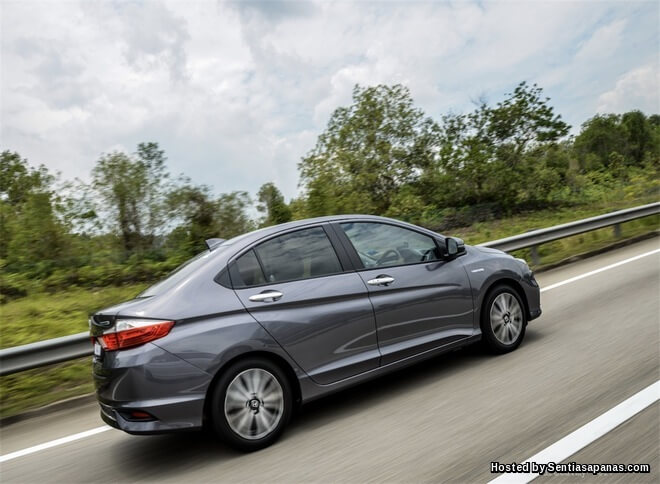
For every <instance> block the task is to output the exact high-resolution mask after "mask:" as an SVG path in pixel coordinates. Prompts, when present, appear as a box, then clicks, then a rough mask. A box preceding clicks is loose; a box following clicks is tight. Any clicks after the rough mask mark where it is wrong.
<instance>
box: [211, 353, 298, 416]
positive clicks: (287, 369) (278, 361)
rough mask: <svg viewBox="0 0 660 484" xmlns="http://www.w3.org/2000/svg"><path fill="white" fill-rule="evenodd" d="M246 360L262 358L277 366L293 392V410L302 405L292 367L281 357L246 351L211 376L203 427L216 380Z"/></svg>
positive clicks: (228, 361) (296, 378)
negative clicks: (238, 362) (233, 366)
mask: <svg viewBox="0 0 660 484" xmlns="http://www.w3.org/2000/svg"><path fill="white" fill-rule="evenodd" d="M248 358H263V359H265V360H268V361H270V362H271V363H273V364H275V365H277V366H278V367H279V368H280V369H281V370H282V371H283V372H284V374H285V375H286V377H287V379H288V380H289V383H290V384H291V389H292V391H293V402H294V409H295V408H297V407H298V406H300V404H301V403H302V391H301V389H300V382H299V381H298V377H296V373H295V371H294V369H293V367H291V365H290V364H289V362H288V361H286V360H285V359H284V358H283V357H282V356H280V355H278V354H276V353H273V352H270V351H258V350H256V351H248V352H246V353H241V354H240V355H236V356H234V357H233V358H231V359H229V360H227V361H226V362H225V363H224V364H223V365H222V366H221V367H220V368H218V370H217V371H216V372H215V375H213V379H212V380H211V383H210V384H209V386H208V388H207V389H206V396H205V397H204V416H203V423H204V425H206V423H207V422H208V421H209V417H210V414H209V411H210V408H209V406H210V403H211V398H210V396H211V393H212V392H213V390H214V388H215V385H216V384H217V383H218V380H219V379H220V377H221V376H222V374H223V373H224V372H225V371H226V369H227V368H229V367H230V366H231V365H233V364H234V363H236V362H237V361H240V360H244V359H248Z"/></svg>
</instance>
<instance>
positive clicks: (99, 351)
mask: <svg viewBox="0 0 660 484" xmlns="http://www.w3.org/2000/svg"><path fill="white" fill-rule="evenodd" d="M94 358H96V359H97V360H102V359H103V347H102V346H101V345H100V344H99V342H98V341H94Z"/></svg>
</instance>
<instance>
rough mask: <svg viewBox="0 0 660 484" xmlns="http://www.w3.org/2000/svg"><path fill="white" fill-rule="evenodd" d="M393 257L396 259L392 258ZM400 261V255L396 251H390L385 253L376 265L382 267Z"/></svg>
mask: <svg viewBox="0 0 660 484" xmlns="http://www.w3.org/2000/svg"><path fill="white" fill-rule="evenodd" d="M392 255H393V256H394V257H392ZM398 259H399V253H398V252H397V251H396V250H394V249H388V250H386V251H385V253H384V254H383V255H382V257H381V258H380V259H378V260H377V261H376V265H381V264H384V263H385V262H391V261H394V260H398Z"/></svg>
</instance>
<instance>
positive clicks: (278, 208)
mask: <svg viewBox="0 0 660 484" xmlns="http://www.w3.org/2000/svg"><path fill="white" fill-rule="evenodd" d="M257 201H258V202H259V204H258V205H257V210H259V212H261V213H262V214H263V218H262V220H261V226H263V227H265V226H268V225H277V224H282V223H285V222H289V221H291V215H292V214H291V209H290V208H289V206H288V205H287V203H286V202H285V201H284V196H282V192H280V190H279V189H278V188H277V187H276V186H275V184H274V183H273V182H268V183H264V184H263V185H261V188H260V189H259V192H258V193H257Z"/></svg>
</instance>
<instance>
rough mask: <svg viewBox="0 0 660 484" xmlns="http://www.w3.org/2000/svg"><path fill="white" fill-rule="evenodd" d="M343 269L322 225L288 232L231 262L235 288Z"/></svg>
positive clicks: (318, 274) (302, 277) (309, 276)
mask: <svg viewBox="0 0 660 484" xmlns="http://www.w3.org/2000/svg"><path fill="white" fill-rule="evenodd" d="M342 271H343V269H342V266H341V263H340V262H339V258H338V257H337V254H336V253H335V250H334V248H333V246H332V243H331V242H330V240H329V239H328V236H327V235H326V233H325V230H323V228H322V227H313V228H309V229H303V230H297V231H295V232H289V233H287V234H284V235H280V236H279V237H275V238H272V239H270V240H268V241H266V242H263V243H261V244H259V245H258V246H256V247H255V248H254V249H252V250H250V251H249V252H247V253H246V254H244V255H242V256H241V257H240V258H238V259H237V260H236V262H234V263H233V264H232V267H231V269H230V275H231V278H232V283H233V285H234V287H237V288H240V287H250V286H257V285H262V284H268V283H275V282H285V281H296V280H300V279H308V278H312V277H320V276H326V275H330V274H338V273H341V272H342Z"/></svg>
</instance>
